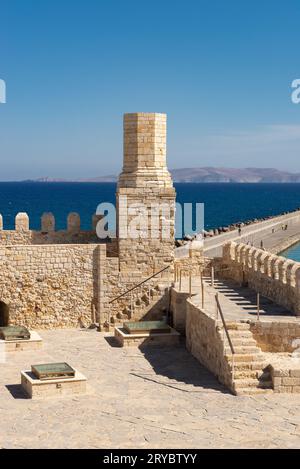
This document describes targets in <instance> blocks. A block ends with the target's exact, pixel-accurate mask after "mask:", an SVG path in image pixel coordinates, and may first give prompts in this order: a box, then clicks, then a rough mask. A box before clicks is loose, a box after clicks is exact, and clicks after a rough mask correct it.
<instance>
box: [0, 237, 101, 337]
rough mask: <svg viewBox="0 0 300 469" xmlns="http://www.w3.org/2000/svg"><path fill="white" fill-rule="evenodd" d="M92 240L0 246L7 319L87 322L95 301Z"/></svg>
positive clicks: (35, 323)
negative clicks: (89, 241) (87, 241)
mask: <svg viewBox="0 0 300 469" xmlns="http://www.w3.org/2000/svg"><path fill="white" fill-rule="evenodd" d="M98 258H99V246H97V245H81V246H75V245H52V246H5V247H0V267H1V277H0V292H1V294H0V299H1V301H4V302H5V303H6V304H8V305H9V308H10V309H9V314H10V324H23V325H25V326H27V327H29V328H53V327H74V326H75V327H77V326H78V325H85V326H88V325H90V324H91V323H92V322H94V318H93V316H94V314H95V309H96V306H97V301H98V291H99V289H98V285H97V282H98V281H99V277H98V268H99V266H98V264H99V262H98Z"/></svg>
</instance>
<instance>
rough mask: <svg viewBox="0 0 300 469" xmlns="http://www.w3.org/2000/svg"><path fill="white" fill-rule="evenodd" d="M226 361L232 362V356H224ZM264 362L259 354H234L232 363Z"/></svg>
mask: <svg viewBox="0 0 300 469" xmlns="http://www.w3.org/2000/svg"><path fill="white" fill-rule="evenodd" d="M225 357H226V359H227V361H229V362H231V361H232V355H231V353H230V354H228V355H227V354H226V355H225ZM263 361H264V356H263V355H259V354H243V353H235V354H234V363H237V364H238V363H239V362H263Z"/></svg>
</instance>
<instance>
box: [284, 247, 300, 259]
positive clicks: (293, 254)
mask: <svg viewBox="0 0 300 469" xmlns="http://www.w3.org/2000/svg"><path fill="white" fill-rule="evenodd" d="M281 256H283V257H287V258H288V259H292V260H294V261H297V262H300V243H297V244H295V245H294V246H292V247H291V248H289V249H287V250H286V251H284V252H282V253H281Z"/></svg>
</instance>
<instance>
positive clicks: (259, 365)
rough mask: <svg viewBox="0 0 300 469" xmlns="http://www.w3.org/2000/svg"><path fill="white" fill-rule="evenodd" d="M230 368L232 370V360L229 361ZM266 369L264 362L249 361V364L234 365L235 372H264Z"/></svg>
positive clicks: (238, 363) (237, 363)
mask: <svg viewBox="0 0 300 469" xmlns="http://www.w3.org/2000/svg"><path fill="white" fill-rule="evenodd" d="M229 368H230V369H232V365H231V360H230V361H229ZM263 368H264V362H263V361H258V362H256V361H249V362H235V363H234V370H235V372H237V371H244V370H253V371H257V372H262V371H263Z"/></svg>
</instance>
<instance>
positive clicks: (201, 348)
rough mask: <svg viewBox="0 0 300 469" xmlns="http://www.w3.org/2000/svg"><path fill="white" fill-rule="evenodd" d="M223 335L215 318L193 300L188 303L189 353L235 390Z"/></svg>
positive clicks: (187, 342)
mask: <svg viewBox="0 0 300 469" xmlns="http://www.w3.org/2000/svg"><path fill="white" fill-rule="evenodd" d="M222 335H223V334H222V333H220V330H219V328H218V327H217V323H216V320H215V318H212V317H210V316H209V315H208V314H207V312H205V311H203V310H202V309H201V308H200V307H199V306H197V305H195V304H194V303H193V302H192V300H187V301H186V347H187V349H188V351H189V352H190V353H191V354H192V355H193V356H194V357H195V358H196V359H197V360H198V361H199V362H200V363H201V364H202V365H204V366H205V367H206V368H207V369H208V370H210V371H211V372H212V373H213V374H214V375H215V376H216V377H217V378H218V380H219V381H220V383H222V384H224V385H225V386H227V387H228V388H229V389H230V390H233V380H232V374H231V370H230V367H229V363H228V361H227V360H226V358H225V355H224V349H225V344H224V342H223V339H222Z"/></svg>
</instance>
